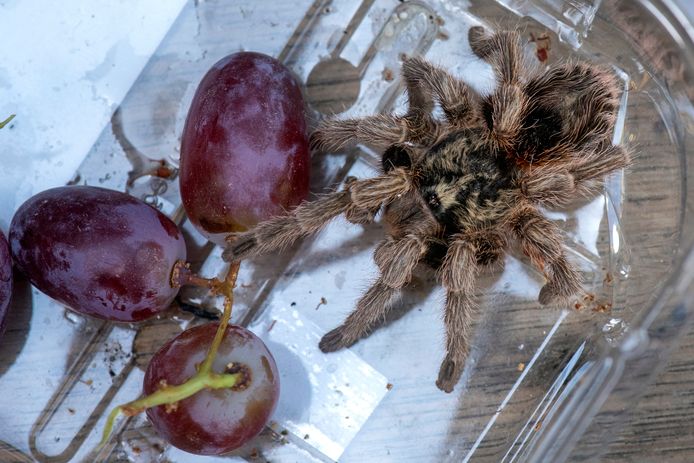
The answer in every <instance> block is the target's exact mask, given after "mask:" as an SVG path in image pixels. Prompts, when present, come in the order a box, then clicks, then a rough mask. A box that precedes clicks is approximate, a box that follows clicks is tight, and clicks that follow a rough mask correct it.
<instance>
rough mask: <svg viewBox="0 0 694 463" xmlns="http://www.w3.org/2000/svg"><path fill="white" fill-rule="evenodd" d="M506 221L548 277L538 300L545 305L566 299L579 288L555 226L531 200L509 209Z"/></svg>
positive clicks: (579, 277) (579, 280) (579, 281)
mask: <svg viewBox="0 0 694 463" xmlns="http://www.w3.org/2000/svg"><path fill="white" fill-rule="evenodd" d="M508 225H509V226H510V228H511V231H512V232H513V234H514V235H515V237H516V238H517V239H518V241H519V242H520V244H521V246H522V248H523V252H524V253H525V254H526V255H527V256H528V257H529V258H530V260H531V262H532V263H533V264H534V265H535V266H536V267H537V268H538V269H540V270H541V271H542V272H543V273H544V274H545V277H546V278H547V280H548V281H547V283H546V284H545V285H544V286H543V287H542V290H541V291H540V295H539V298H538V300H539V301H540V304H543V305H547V304H550V303H552V302H554V301H556V300H561V299H567V298H569V297H570V296H572V295H574V294H576V293H577V292H578V291H580V289H581V276H580V274H579V273H578V271H577V270H576V268H574V266H573V265H572V264H571V263H569V261H568V260H567V258H566V254H565V253H564V250H563V247H562V241H561V235H560V234H559V230H558V228H557V226H556V225H555V224H554V223H553V222H551V221H549V220H548V219H546V218H545V217H544V216H543V215H542V214H540V212H539V211H538V210H537V209H536V208H535V207H533V206H532V205H530V204H527V203H525V204H521V205H519V206H518V207H516V208H515V210H514V211H513V212H511V214H510V216H509V219H508Z"/></svg>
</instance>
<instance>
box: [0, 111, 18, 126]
mask: <svg viewBox="0 0 694 463" xmlns="http://www.w3.org/2000/svg"><path fill="white" fill-rule="evenodd" d="M14 116H15V115H14V114H10V117H8V118H7V119H5V120H4V121H2V122H0V129H1V128H3V127H5V126H6V125H7V124H9V123H10V121H11V120H12V119H14Z"/></svg>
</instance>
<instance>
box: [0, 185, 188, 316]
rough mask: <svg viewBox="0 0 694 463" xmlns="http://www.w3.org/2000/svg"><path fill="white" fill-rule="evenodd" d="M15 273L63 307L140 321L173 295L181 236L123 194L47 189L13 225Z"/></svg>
mask: <svg viewBox="0 0 694 463" xmlns="http://www.w3.org/2000/svg"><path fill="white" fill-rule="evenodd" d="M9 237H10V247H11V250H12V256H13V257H14V260H15V264H16V266H17V268H18V269H19V270H20V271H21V272H22V273H24V274H25V275H26V276H27V277H28V278H29V280H30V281H31V283H32V284H33V285H34V286H36V288H38V289H39V290H41V291H43V292H44V293H46V294H47V295H49V296H50V297H52V298H53V299H56V300H57V301H59V302H61V303H63V304H65V305H67V306H68V307H70V308H72V309H74V310H76V311H78V312H81V313H84V314H87V315H92V316H95V317H99V318H105V319H108V320H115V321H125V322H130V321H139V320H143V319H146V318H149V317H152V316H153V315H155V314H157V313H158V312H160V311H161V310H163V309H165V308H166V307H168V305H169V304H170V303H171V301H172V300H173V298H174V297H175V296H176V293H177V292H178V288H172V287H171V282H170V278H171V270H172V267H173V265H174V263H175V262H176V261H177V260H184V259H185V257H186V248H185V243H184V241H183V236H182V234H181V232H180V231H179V229H178V227H177V226H176V224H175V223H173V222H172V221H171V220H170V219H169V218H168V217H166V216H165V215H164V214H162V213H161V212H159V211H158V210H156V209H154V208H153V207H151V206H149V205H147V204H145V203H144V202H142V201H140V200H139V199H136V198H134V197H132V196H130V195H127V194H125V193H121V192H118V191H113V190H106V189H103V188H97V187H91V186H69V187H60V188H53V189H50V190H46V191H44V192H41V193H39V194H37V195H36V196H33V197H32V198H30V199H29V200H27V201H26V202H25V203H24V204H23V205H22V206H21V207H20V208H19V210H17V212H16V213H15V215H14V217H13V218H12V223H11V225H10V235H9Z"/></svg>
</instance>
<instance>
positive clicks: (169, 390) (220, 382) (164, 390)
mask: <svg viewBox="0 0 694 463" xmlns="http://www.w3.org/2000/svg"><path fill="white" fill-rule="evenodd" d="M240 265H241V263H240V262H233V263H232V264H231V266H230V267H229V270H228V271H227V275H226V277H225V278H224V280H218V279H216V278H211V279H207V278H202V277H200V276H198V275H195V274H193V273H192V272H191V271H190V266H189V265H188V264H186V263H184V262H182V261H178V262H177V263H176V265H175V266H174V270H173V272H172V274H171V285H172V286H174V287H177V286H182V285H184V284H193V285H196V286H203V287H206V288H209V289H210V291H212V292H213V293H215V294H222V295H223V296H224V313H223V314H222V319H221V320H220V322H219V326H218V327H217V332H216V333H215V335H214V339H213V340H212V344H211V345H210V348H209V350H208V351H207V355H206V356H205V360H203V362H202V363H201V364H200V366H199V367H198V371H197V373H195V374H194V375H193V376H192V377H190V378H188V380H186V382H184V383H183V384H179V385H176V386H170V385H168V384H162V385H160V387H159V389H157V390H156V391H154V392H153V393H152V394H150V395H148V396H145V397H142V398H140V399H137V400H133V401H132V402H128V403H126V404H123V405H119V406H117V407H116V408H114V409H113V410H111V413H109V415H108V418H107V419H106V425H105V426H104V432H103V434H102V436H101V442H100V443H99V447H102V446H104V445H105V444H106V442H107V441H108V438H109V436H110V435H111V431H112V430H113V425H114V423H115V421H116V418H117V417H118V415H120V414H123V415H125V416H135V415H138V414H140V413H142V412H143V411H145V410H147V409H148V408H152V407H156V406H158V405H171V406H174V407H175V404H176V403H177V402H179V401H181V400H183V399H186V398H188V397H190V396H192V395H193V394H196V393H197V392H199V391H201V390H203V389H233V388H234V386H237V385H238V386H242V385H244V384H245V383H246V382H247V381H248V377H247V373H246V370H245V369H244V368H241V369H240V371H238V372H235V373H215V372H213V371H212V362H214V359H215V358H216V357H217V351H218V350H219V346H220V344H221V343H222V340H223V339H224V334H225V333H226V329H227V326H228V325H229V320H230V319H231V308H232V306H233V305H234V288H235V287H236V279H237V277H238V275H239V268H240ZM236 366H237V367H238V366H239V365H236Z"/></svg>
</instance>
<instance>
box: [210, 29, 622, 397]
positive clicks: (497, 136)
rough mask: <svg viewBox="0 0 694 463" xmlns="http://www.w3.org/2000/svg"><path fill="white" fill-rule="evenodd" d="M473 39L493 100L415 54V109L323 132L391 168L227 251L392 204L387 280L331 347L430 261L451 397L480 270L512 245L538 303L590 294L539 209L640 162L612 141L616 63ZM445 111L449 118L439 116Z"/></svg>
mask: <svg viewBox="0 0 694 463" xmlns="http://www.w3.org/2000/svg"><path fill="white" fill-rule="evenodd" d="M469 40H470V44H471V46H472V50H473V52H474V53H475V54H476V55H477V56H478V57H480V58H482V59H484V60H486V61H487V62H489V63H490V64H491V65H492V67H493V69H494V72H495V75H496V80H497V86H496V89H495V90H494V91H493V93H491V94H490V95H488V96H481V95H479V94H477V93H475V92H474V91H473V90H472V89H471V88H470V87H468V86H467V85H466V84H465V83H463V82H462V81H460V80H458V79H456V78H455V77H453V76H451V75H450V74H448V73H447V72H446V71H444V70H443V69H441V68H439V67H437V66H434V65H432V64H431V63H429V62H427V61H425V60H424V59H422V58H418V57H415V58H409V59H406V60H405V61H404V63H403V68H402V77H403V80H404V83H405V86H406V92H407V97H408V110H407V113H406V114H404V115H393V114H379V115H374V116H370V117H365V118H361V119H347V120H335V119H333V120H327V121H324V122H322V123H321V124H320V125H319V127H318V128H317V130H316V131H315V132H314V133H313V135H312V144H313V146H314V147H317V148H319V149H327V150H336V149H339V148H342V147H344V146H346V145H347V144H349V143H354V142H359V143H365V144H368V145H372V146H375V147H378V148H381V149H383V150H384V151H383V155H382V168H383V172H382V174H381V175H379V176H377V177H374V178H369V179H364V180H356V179H354V178H350V179H348V180H347V181H346V182H345V187H344V189H343V190H342V191H338V192H334V193H331V194H327V195H324V196H322V197H320V198H319V199H317V200H315V201H313V202H307V203H303V204H301V205H299V206H298V207H297V208H296V209H294V210H293V211H292V212H291V213H290V214H289V215H287V216H283V217H276V218H273V219H271V220H268V221H266V222H264V223H261V224H259V225H257V226H256V227H255V228H254V229H253V230H250V231H248V232H244V233H240V234H235V235H231V236H230V237H229V240H228V246H227V248H226V250H225V253H224V258H225V259H226V260H229V261H231V260H238V259H241V258H243V257H246V256H249V255H253V254H261V253H268V252H271V251H275V250H278V249H282V248H284V247H286V246H288V245H290V244H292V243H293V242H294V241H295V240H297V239H298V238H300V237H303V236H307V235H310V234H313V233H316V232H317V231H318V230H320V229H321V228H322V227H323V226H324V225H325V224H326V223H327V222H329V221H330V220H331V219H333V218H334V217H336V216H338V215H340V214H344V215H345V217H346V218H347V219H348V220H349V221H351V222H353V223H367V222H370V221H373V220H374V218H375V216H376V214H377V213H378V212H379V211H381V210H382V211H383V219H384V222H385V224H386V231H387V236H386V238H385V240H384V241H383V242H381V244H380V245H379V246H378V247H377V248H376V250H375V252H374V260H375V262H376V264H377V266H378V268H379V270H380V276H379V277H378V279H377V280H376V282H375V283H374V284H373V286H371V287H370V288H369V289H368V290H367V292H366V293H365V294H364V295H363V296H362V298H361V299H360V300H359V302H358V303H357V307H356V309H355V310H354V311H353V312H352V313H351V314H350V315H349V316H348V317H347V319H346V320H345V321H344V323H343V324H342V325H340V326H339V327H338V328H336V329H334V330H332V331H330V332H329V333H327V334H326V335H325V336H323V338H322V339H321V341H320V344H319V346H320V349H321V350H322V351H323V352H331V351H335V350H338V349H340V348H343V347H347V346H350V345H352V344H353V343H355V342H356V341H357V340H359V339H360V338H361V337H363V336H365V335H367V334H368V333H369V332H370V331H371V329H372V328H374V326H375V325H376V324H377V323H378V322H379V321H380V320H382V319H383V318H384V317H385V315H386V313H387V311H388V310H389V309H390V308H391V306H392V305H393V302H394V300H395V299H396V296H397V295H398V293H399V290H400V289H401V288H403V287H404V286H405V285H407V284H408V282H409V281H410V279H411V277H412V271H413V269H414V268H415V266H416V265H417V264H418V263H420V262H423V263H426V264H429V265H431V266H432V267H434V268H435V269H436V270H437V275H438V278H439V280H440V283H441V284H442V285H443V287H444V288H445V290H446V302H445V317H444V320H445V325H446V337H447V340H446V350H447V352H446V356H445V359H444V360H443V362H442V364H441V367H440V370H439V375H438V380H437V381H436V384H437V386H438V387H439V388H440V389H442V390H444V391H446V392H451V391H452V390H453V387H454V386H455V384H456V383H457V382H458V380H459V378H460V375H461V373H462V370H463V366H464V364H465V359H466V356H467V354H468V351H469V338H470V331H471V318H472V316H473V314H474V310H475V304H474V300H473V295H474V284H475V279H476V275H477V274H478V271H479V269H480V267H481V266H485V265H490V264H492V263H494V262H496V261H497V260H498V259H499V258H500V257H502V255H503V254H504V251H505V249H506V248H507V246H508V238H509V237H513V238H514V239H515V240H516V241H517V242H518V243H519V244H520V247H521V249H522V250H523V252H524V253H525V254H526V255H527V256H528V258H529V259H530V261H531V262H532V264H534V265H535V266H536V267H537V268H538V269H539V270H540V271H541V272H542V273H543V274H544V276H545V278H546V284H545V285H544V286H543V288H542V289H541V291H540V294H539V302H540V303H541V304H543V305H545V304H550V303H557V302H567V300H568V299H569V298H570V297H571V296H573V295H576V294H577V293H578V292H579V291H580V290H581V276H580V274H579V272H578V270H577V269H576V268H575V267H574V265H573V264H572V263H571V262H570V261H569V260H568V259H567V257H566V254H565V252H564V250H563V247H562V239H561V235H560V233H559V230H558V228H557V226H556V225H555V224H554V223H553V222H551V221H550V220H548V219H547V218H545V217H544V216H543V215H542V213H541V212H540V211H539V209H538V207H548V208H553V207H561V206H565V205H567V204H569V203H570V202H571V201H572V200H574V199H575V198H576V197H579V196H588V195H591V194H594V193H596V191H597V188H598V187H599V186H600V185H601V182H602V180H603V179H604V177H605V176H606V175H607V174H609V173H611V172H613V171H615V170H617V169H621V168H624V167H626V166H627V165H628V164H629V155H628V153H627V151H626V150H625V149H623V148H622V147H620V146H613V145H612V143H611V134H612V132H613V128H614V123H615V117H616V111H617V106H618V94H619V82H618V80H617V79H616V77H615V75H614V74H613V73H612V72H611V71H610V70H609V69H605V68H602V67H599V66H596V65H593V64H588V63H581V62H576V63H570V64H562V65H559V66H555V67H552V68H550V69H549V70H547V71H544V72H542V73H538V72H533V71H531V70H530V69H529V67H528V66H526V65H525V63H524V60H523V58H522V57H523V52H522V47H521V42H520V35H519V34H518V32H516V31H504V32H498V33H496V34H491V33H489V32H487V31H486V30H485V29H484V28H482V27H473V28H471V29H470V32H469ZM437 104H438V106H439V107H440V109H441V110H442V113H443V117H440V118H437V117H435V116H434V114H433V110H434V109H435V105H437Z"/></svg>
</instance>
